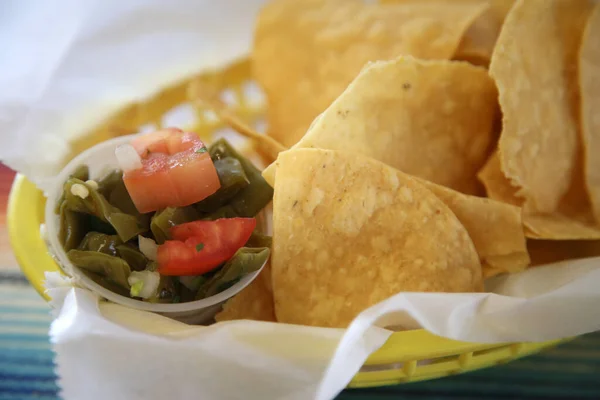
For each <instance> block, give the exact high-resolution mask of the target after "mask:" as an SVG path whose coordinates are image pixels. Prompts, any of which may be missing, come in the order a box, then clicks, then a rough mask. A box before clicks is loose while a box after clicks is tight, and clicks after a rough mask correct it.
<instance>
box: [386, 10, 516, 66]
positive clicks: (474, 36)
mask: <svg viewBox="0 0 600 400" xmlns="http://www.w3.org/2000/svg"><path fill="white" fill-rule="evenodd" d="M380 1H381V2H382V3H396V4H397V3H409V2H415V0H380ZM416 1H420V2H421V3H423V2H432V3H438V4H439V3H441V1H440V0H416ZM453 2H454V3H462V4H465V3H466V4H468V3H470V4H487V5H488V6H489V8H488V9H487V10H486V11H485V12H484V13H483V14H481V15H480V16H479V17H478V18H477V19H476V20H475V21H474V22H473V24H472V25H471V26H470V27H469V29H468V30H467V31H466V32H465V35H464V36H463V38H462V40H461V42H460V45H459V46H458V49H457V50H456V54H455V55H454V59H455V60H461V61H468V62H470V63H471V64H474V65H481V66H484V67H487V66H488V65H489V63H490V58H491V57H492V51H493V50H494V45H495V44H496V40H497V39H498V34H499V33H500V29H501V28H502V23H503V22H504V18H506V14H508V11H509V10H510V8H511V7H512V6H513V4H514V2H515V0H453Z"/></svg>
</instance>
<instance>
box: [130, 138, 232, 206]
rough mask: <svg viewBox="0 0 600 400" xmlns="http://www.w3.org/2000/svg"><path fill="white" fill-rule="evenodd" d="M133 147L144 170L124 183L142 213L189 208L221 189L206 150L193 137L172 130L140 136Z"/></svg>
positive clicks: (133, 143)
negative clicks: (170, 208) (168, 208)
mask: <svg viewBox="0 0 600 400" xmlns="http://www.w3.org/2000/svg"><path fill="white" fill-rule="evenodd" d="M131 145H132V146H133V147H134V148H135V149H136V151H137V152H138V154H139V155H140V157H141V159H142V168H141V169H137V170H134V171H127V172H125V174H124V176H123V180H124V182H125V187H126V188H127V191H128V192H129V195H130V196H131V199H132V200H133V203H134V204H135V206H136V208H137V209H138V211H139V212H141V213H147V212H150V211H156V210H159V209H161V208H165V207H183V206H188V205H190V204H193V203H197V202H199V201H200V200H203V199H205V198H206V197H208V196H210V195H211V194H213V193H215V192H216V191H217V190H218V189H219V188H220V187H221V183H220V182H219V176H218V175H217V170H216V169H215V166H214V164H213V162H212V160H211V158H210V155H209V154H208V152H207V151H206V146H205V145H204V143H202V141H201V140H200V139H199V138H198V137H197V136H196V135H195V134H193V133H186V132H183V131H181V130H180V129H176V128H170V129H165V130H161V131H157V132H154V133H151V134H148V135H143V136H139V137H137V138H136V139H135V140H133V141H132V143H131Z"/></svg>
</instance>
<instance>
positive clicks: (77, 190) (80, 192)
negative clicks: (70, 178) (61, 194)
mask: <svg viewBox="0 0 600 400" xmlns="http://www.w3.org/2000/svg"><path fill="white" fill-rule="evenodd" d="M71 194H72V195H73V196H77V197H80V198H82V199H86V198H87V197H88V196H89V195H90V191H89V189H88V188H86V187H85V185H82V184H81V183H76V184H74V185H73V186H71Z"/></svg>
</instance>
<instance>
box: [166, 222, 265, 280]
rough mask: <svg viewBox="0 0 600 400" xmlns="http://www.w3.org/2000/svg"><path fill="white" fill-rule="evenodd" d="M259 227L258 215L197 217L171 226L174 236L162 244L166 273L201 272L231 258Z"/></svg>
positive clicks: (181, 274) (191, 273) (196, 273)
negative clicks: (216, 218) (208, 218)
mask: <svg viewBox="0 0 600 400" xmlns="http://www.w3.org/2000/svg"><path fill="white" fill-rule="evenodd" d="M254 228H256V219H255V218H222V219H218V220H216V221H194V222H188V223H186V224H181V225H177V226H174V227H173V228H171V236H172V238H173V240H168V241H166V242H165V243H164V244H162V245H160V246H158V272H160V273H161V274H162V275H176V276H185V275H201V274H204V273H206V272H208V271H211V270H213V269H215V268H217V267H218V266H219V265H221V264H222V263H224V262H225V261H227V260H229V259H230V258H231V257H233V255H234V254H235V252H236V251H237V250H238V249H239V248H241V247H243V246H244V245H245V244H246V242H247V241H248V239H250V235H252V232H253V231H254Z"/></svg>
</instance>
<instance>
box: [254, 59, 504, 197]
mask: <svg viewBox="0 0 600 400" xmlns="http://www.w3.org/2000/svg"><path fill="white" fill-rule="evenodd" d="M496 113H497V92H496V88H495V86H494V83H493V82H492V80H491V79H490V78H489V76H488V74H487V71H486V70H485V69H483V68H481V67H476V66H473V65H471V64H468V63H466V62H458V61H439V60H437V61H424V60H417V59H415V58H413V57H410V56H406V57H400V58H398V59H396V60H392V61H378V62H375V63H371V64H369V65H368V66H367V67H366V68H365V69H363V71H361V73H360V74H359V75H358V77H357V78H356V79H355V80H354V81H353V82H352V83H351V84H350V86H348V88H347V89H346V91H344V92H343V93H342V94H341V96H340V97H339V98H338V99H337V100H335V102H334V103H333V104H332V105H331V106H330V107H329V108H328V109H327V110H325V112H324V113H323V114H321V115H320V116H319V117H318V118H317V119H316V120H315V122H314V123H313V125H312V126H311V128H310V129H309V131H308V132H307V133H306V135H305V136H304V137H303V138H302V139H301V140H300V141H299V142H298V143H297V144H296V145H295V146H294V147H293V148H301V147H318V148H324V149H331V150H344V151H352V152H356V153H361V154H364V155H366V156H369V157H372V158H375V159H377V160H379V161H382V162H384V163H386V164H388V165H390V166H392V167H394V168H397V169H399V170H401V171H402V172H405V173H407V174H410V175H415V176H417V177H420V178H423V179H426V180H429V181H432V182H435V183H438V184H440V185H444V186H447V187H450V188H452V189H455V190H458V191H461V192H464V193H477V191H478V188H479V184H478V182H477V177H476V174H477V171H478V170H479V169H480V168H481V167H482V166H483V164H484V163H485V161H486V159H487V157H488V155H489V153H490V151H491V147H492V146H493V137H494V132H493V128H494V117H495V116H496ZM274 168H275V166H274V165H271V166H269V167H267V169H265V171H264V172H263V176H264V177H265V179H266V180H267V181H268V182H270V183H273V179H274V177H273V169H274Z"/></svg>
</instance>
